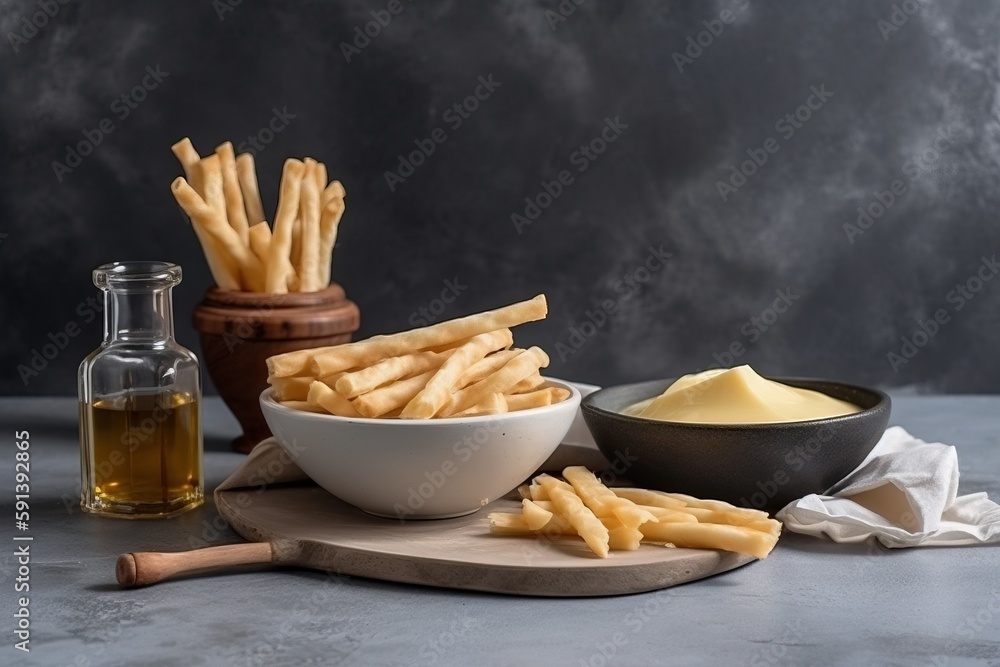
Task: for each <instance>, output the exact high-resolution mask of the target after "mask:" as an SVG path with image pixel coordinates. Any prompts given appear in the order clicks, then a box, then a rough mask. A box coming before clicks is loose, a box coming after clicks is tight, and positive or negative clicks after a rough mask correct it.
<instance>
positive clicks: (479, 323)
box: [267, 241, 548, 377]
mask: <svg viewBox="0 0 1000 667" xmlns="http://www.w3.org/2000/svg"><path fill="white" fill-rule="evenodd" d="M272 245H273V241H272ZM547 313H548V306H547V304H546V302H545V295H543V294H539V295H538V296H536V297H535V298H534V299H530V300H528V301H521V302H520V303H515V304H511V305H509V306H504V307H503V308H497V309H496V310H488V311H485V312H482V313H476V314H475V315H468V316H466V317H460V318H458V319H454V320H447V321H445V322H438V323H437V324H432V325H430V326H426V327H422V328H419V329H411V330H409V331H403V332H401V333H396V334H389V335H383V336H373V337H371V338H369V339H367V340H362V341H358V342H356V343H345V344H343V345H335V346H332V347H329V348H327V349H319V350H297V351H295V352H286V353H284V354H280V355H275V356H273V357H270V358H268V360H267V368H268V372H269V374H270V375H275V376H278V377H282V376H288V375H298V374H300V373H301V372H302V371H303V370H305V369H306V368H307V367H308V368H309V369H310V374H311V375H313V376H314V377H322V376H324V375H331V374H333V373H337V372H339V371H343V370H347V369H348V368H353V367H356V366H357V367H363V366H370V365H371V364H373V363H375V362H376V361H380V360H382V359H385V358H386V357H398V356H400V355H403V354H410V353H411V352H414V351H416V350H425V349H427V348H429V347H434V346H436V345H444V344H446V343H450V342H452V341H456V340H460V339H463V338H470V337H472V336H476V335H479V334H481V333H487V332H490V331H496V330H498V329H505V328H509V327H513V326H517V325H518V324H523V323H525V322H532V321H535V320H541V319H544V318H545V315H546V314H547Z"/></svg>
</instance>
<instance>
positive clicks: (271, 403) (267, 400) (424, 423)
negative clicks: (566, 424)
mask: <svg viewBox="0 0 1000 667" xmlns="http://www.w3.org/2000/svg"><path fill="white" fill-rule="evenodd" d="M542 379H543V380H545V384H544V385H543V387H545V386H552V385H554V386H557V387H560V388H563V389H568V390H569V392H570V396H569V398H567V399H566V400H564V401H560V402H558V403H552V404H551V405H540V406H538V407H537V408H528V409H526V410H517V411H515V412H504V413H501V414H495V415H474V416H468V417H439V418H435V419H392V418H385V417H342V416H340V415H330V414H326V415H324V414H320V413H318V412H306V411H305V410H296V409H295V408H289V407H287V406H284V405H281V403H279V402H278V401H277V400H276V399H275V398H274V396H273V394H272V389H273V388H272V387H271V386H270V385H269V386H268V387H267V388H266V389H265V390H264V391H262V392H261V393H260V398H259V401H260V407H261V410H274V411H276V412H279V413H280V412H285V413H287V414H294V415H296V416H297V417H301V418H305V419H307V420H309V419H311V420H315V421H326V422H328V423H339V424H380V425H382V426H387V425H392V424H396V425H400V424H402V425H406V426H413V427H417V428H430V426H431V425H438V426H440V425H442V424H466V423H471V424H478V423H481V422H485V421H490V420H492V421H497V420H502V419H507V418H513V417H516V416H519V415H521V416H528V415H534V414H539V413H541V412H544V411H546V410H552V411H554V410H558V409H567V406H568V405H572V406H573V408H572V409H573V410H577V409H579V407H580V401H581V400H582V398H583V396H582V394H581V393H580V390H579V389H577V388H576V387H575V386H574V385H573V383H571V382H568V381H566V380H560V379H558V378H551V377H547V376H544V375H543V376H542ZM390 428H391V426H390Z"/></svg>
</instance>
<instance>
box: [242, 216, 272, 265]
mask: <svg viewBox="0 0 1000 667" xmlns="http://www.w3.org/2000/svg"><path fill="white" fill-rule="evenodd" d="M248 236H249V237H250V250H251V251H253V254H254V255H256V256H257V259H259V260H260V262H261V265H262V266H267V259H268V253H269V251H270V248H271V228H270V227H269V226H268V224H267V222H266V221H264V220H262V221H260V222H258V223H257V224H255V225H253V226H251V227H250V231H249V234H248Z"/></svg>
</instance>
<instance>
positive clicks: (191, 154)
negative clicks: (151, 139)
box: [170, 137, 205, 195]
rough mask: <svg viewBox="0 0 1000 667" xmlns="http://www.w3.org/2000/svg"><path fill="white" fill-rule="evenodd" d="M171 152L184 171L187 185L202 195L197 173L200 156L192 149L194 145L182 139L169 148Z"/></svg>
mask: <svg viewBox="0 0 1000 667" xmlns="http://www.w3.org/2000/svg"><path fill="white" fill-rule="evenodd" d="M170 150H171V152H172V153H173V154H174V157H176V158H177V161H178V162H180V163H181V167H183V169H184V176H185V177H186V178H187V180H188V183H190V184H191V187H193V188H194V190H195V192H197V193H198V194H200V195H204V194H205V192H204V190H202V189H201V178H200V174H199V173H198V163H199V162H200V161H201V156H200V155H198V151H196V150H195V149H194V144H192V143H191V140H190V139H188V138H187V137H184V138H183V139H181V140H180V141H178V142H177V143H176V144H174V145H173V146H171V147H170Z"/></svg>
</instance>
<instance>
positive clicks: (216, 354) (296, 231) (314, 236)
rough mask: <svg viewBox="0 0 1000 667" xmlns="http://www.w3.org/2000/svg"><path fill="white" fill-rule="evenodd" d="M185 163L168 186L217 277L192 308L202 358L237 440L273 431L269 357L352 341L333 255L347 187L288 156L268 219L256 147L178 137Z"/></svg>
mask: <svg viewBox="0 0 1000 667" xmlns="http://www.w3.org/2000/svg"><path fill="white" fill-rule="evenodd" d="M172 150H173V153H174V155H175V156H176V157H177V159H178V160H179V161H180V163H181V166H182V167H183V168H184V173H185V176H184V177H179V178H177V179H175V180H174V182H173V183H172V184H171V186H170V189H171V192H172V193H173V195H174V198H175V199H176V200H177V203H178V204H179V205H180V207H181V208H182V209H183V210H184V212H185V213H187V215H188V217H189V218H190V219H191V223H192V227H193V228H194V231H195V234H196V236H197V237H198V240H199V242H200V243H201V247H202V249H203V251H204V253H205V259H206V260H207V262H208V266H209V269H210V270H211V272H212V277H213V278H214V279H215V284H216V286H215V287H213V288H211V289H209V290H208V292H207V293H206V295H205V298H204V300H203V301H202V302H201V303H200V304H198V306H197V307H196V308H195V312H194V325H195V328H196V329H197V330H198V331H199V333H200V334H201V343H202V355H203V365H204V367H205V368H206V369H207V370H208V373H209V375H210V376H211V377H212V380H213V382H214V383H215V386H216V389H217V390H218V391H219V395H220V396H222V398H223V400H224V401H225V402H226V405H228V406H229V408H230V410H232V412H233V414H234V415H236V418H237V419H238V420H239V422H240V425H241V426H242V427H243V431H244V432H243V435H242V436H240V437H239V438H237V439H236V440H235V441H234V442H233V447H234V449H237V450H238V451H249V450H250V449H252V448H253V446H254V445H256V444H257V443H258V442H259V441H260V440H262V439H263V438H266V437H267V436H268V435H270V433H269V431H268V429H267V424H266V423H265V422H264V418H263V415H262V414H261V411H260V405H259V403H258V397H259V395H260V393H261V392H262V391H263V390H264V389H265V387H266V386H267V366H266V364H265V359H267V357H270V356H273V355H275V354H280V353H283V352H289V351H292V350H297V349H305V348H311V347H316V346H327V345H336V344H339V343H344V342H348V341H350V339H351V335H352V334H353V332H354V331H356V330H357V328H358V325H359V323H360V313H359V311H358V307H357V306H356V305H355V304H354V303H353V302H351V301H349V300H348V299H347V298H346V296H345V294H344V290H343V289H342V288H341V287H340V286H339V285H337V284H335V283H331V282H330V261H331V255H332V252H333V247H334V245H335V243H336V239H337V230H338V228H339V225H340V220H341V218H342V217H343V214H344V209H345V204H344V198H345V196H346V193H345V191H344V187H343V186H342V185H341V184H340V182H339V181H336V180H335V181H329V182H328V174H327V169H326V166H325V165H324V164H323V163H322V162H318V161H316V160H314V159H312V158H305V159H304V160H297V159H288V160H286V161H285V164H284V168H283V170H282V174H281V183H280V187H279V194H278V205H277V209H276V211H275V215H274V229H273V230H272V229H271V226H270V225H269V224H268V222H267V218H266V217H265V214H264V207H263V203H262V201H261V196H260V190H259V188H258V184H257V173H256V168H255V165H254V158H253V155H252V154H250V153H243V154H240V155H239V156H237V155H236V154H235V152H234V150H233V145H232V143H230V142H228V141H227V142H226V143H224V144H222V145H220V146H219V147H218V148H216V150H215V153H214V154H212V155H208V156H206V157H204V158H203V157H201V156H200V155H199V154H198V152H197V151H196V150H195V148H194V146H193V145H192V144H191V141H190V140H189V139H187V138H185V139H182V140H181V141H179V142H177V143H176V144H174V146H173V147H172Z"/></svg>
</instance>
